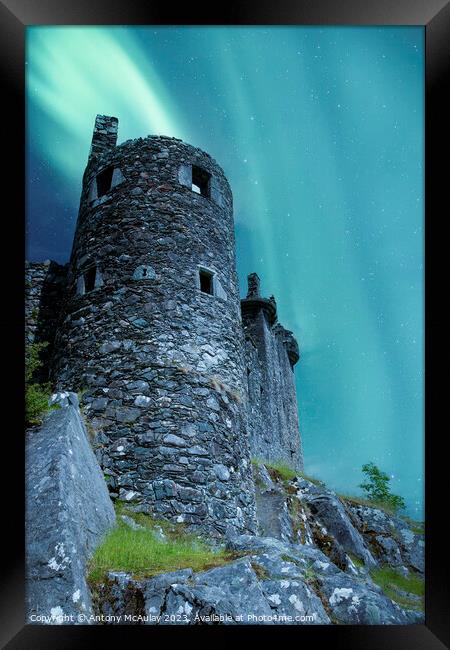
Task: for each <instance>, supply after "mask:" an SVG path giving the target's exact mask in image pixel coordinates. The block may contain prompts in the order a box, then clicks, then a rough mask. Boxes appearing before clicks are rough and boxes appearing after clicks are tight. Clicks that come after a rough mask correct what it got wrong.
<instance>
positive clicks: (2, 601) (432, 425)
mask: <svg viewBox="0 0 450 650" xmlns="http://www.w3.org/2000/svg"><path fill="white" fill-rule="evenodd" d="M58 24H60V25H69V24H71V25H93V24H97V25H98V24H103V25H114V24H122V25H135V24H158V25H161V24H166V25H172V24H176V25H183V24H191V25H202V24H209V25H213V24H222V25H240V24H246V25H253V24H254V25H256V24H268V25H272V24H273V25H282V24H303V25H378V26H383V25H421V26H424V28H425V42H426V97H425V113H426V125H425V143H426V144H425V155H426V173H425V189H426V192H425V197H426V200H425V209H426V235H425V248H426V282H425V286H426V311H425V315H426V320H425V323H426V342H425V343H426V378H427V379H426V388H425V400H426V436H425V458H426V461H425V478H426V498H425V505H426V572H425V576H426V596H425V607H426V608H425V617H426V620H425V625H411V626H301V627H295V628H294V627H289V626H285V627H284V626H282V627H280V626H275V627H273V628H269V627H267V626H257V629H256V628H255V627H253V626H247V627H246V628H243V627H241V626H239V627H238V626H232V627H226V626H221V627H220V628H217V627H215V628H208V637H209V640H211V636H210V635H214V636H215V635H217V634H219V636H220V637H221V639H225V640H226V638H227V636H229V635H230V634H233V635H234V634H235V633H238V634H239V636H240V638H241V640H243V639H242V637H243V636H244V637H246V638H247V640H249V639H250V638H254V635H255V634H258V635H259V634H260V633H263V634H264V636H265V637H266V641H267V642H269V643H270V642H273V641H275V638H274V637H273V636H272V635H273V634H276V635H277V637H276V638H277V639H278V638H279V637H280V636H283V635H285V634H287V633H289V635H290V634H295V635H296V636H297V639H296V642H298V643H301V644H306V643H314V644H317V643H321V644H322V643H323V644H324V643H327V642H329V643H330V646H332V647H333V648H337V649H340V648H342V649H344V648H345V649H346V650H348V649H350V648H358V649H359V648H361V649H364V650H371V649H374V650H375V649H376V650H379V649H380V648H384V647H386V648H396V649H398V648H408V650H413V649H415V648H417V649H421V650H422V649H423V650H425V649H426V650H433V649H434V648H436V649H438V648H444V647H446V645H447V647H448V644H449V640H450V625H449V623H450V602H449V598H448V591H449V590H448V579H449V571H448V565H449V560H448V558H449V553H448V549H447V540H448V537H447V535H448V533H447V532H446V528H447V527H448V526H447V520H448V506H447V507H446V502H447V500H448V488H447V484H448V481H447V475H448V470H447V465H448V461H447V457H446V455H445V454H444V453H442V450H441V445H442V443H443V440H444V439H445V437H446V432H447V430H448V426H447V427H445V424H443V423H445V420H444V419H443V420H442V422H443V423H441V422H440V420H439V408H441V412H443V409H444V407H445V405H446V400H445V397H444V392H443V391H444V385H445V383H443V384H440V385H439V384H438V382H434V383H433V385H432V384H431V381H432V376H431V375H432V373H431V371H430V368H431V363H432V361H433V359H439V358H440V357H441V356H442V355H443V354H444V351H445V347H444V345H443V344H440V341H439V333H440V332H441V331H442V332H443V324H444V323H443V318H442V316H441V314H440V312H438V310H437V309H436V310H435V311H434V312H433V310H432V304H433V299H434V298H433V297H434V296H436V297H437V296H439V297H440V298H441V300H442V294H441V293H440V292H439V281H440V279H441V278H442V277H443V275H444V273H443V270H444V264H445V261H446V255H445V254H444V252H442V254H441V255H439V253H438V252H436V249H437V247H438V243H439V242H441V244H442V243H443V244H444V245H445V244H446V242H445V239H444V238H443V237H440V229H439V225H440V219H439V217H440V216H441V214H442V217H444V218H445V214H443V212H444V206H446V202H445V200H446V198H447V192H446V183H445V181H446V180H447V179H446V178H445V176H444V174H445V171H446V170H447V169H448V167H446V165H445V163H444V160H441V158H442V159H443V158H444V156H447V152H448V146H447V147H445V146H443V143H444V142H445V141H446V138H445V136H446V135H448V125H447V124H448V115H447V113H448V108H447V106H448V103H446V102H445V101H444V96H445V95H444V93H445V90H446V88H445V86H446V80H447V79H448V75H447V74H446V73H448V68H449V62H450V56H449V42H450V38H449V37H450V5H449V3H448V2H446V0H341V1H337V0H303V1H297V2H289V1H288V0H287V1H286V0H278V1H277V2H276V3H274V2H269V1H268V0H260V1H259V2H251V1H247V2H245V1H244V0H243V1H242V2H237V1H232V0H229V2H227V3H226V5H224V6H218V7H214V9H213V8H212V7H208V6H206V5H204V4H201V3H197V4H193V3H191V4H189V6H187V5H184V6H183V7H180V9H177V10H176V12H175V9H174V7H173V6H172V5H169V4H168V3H162V2H151V3H150V2H145V0H89V1H88V0H0V48H1V57H0V66H1V79H2V81H3V84H2V86H3V89H4V90H3V93H2V94H3V101H2V108H3V117H2V121H1V124H2V153H3V156H2V158H3V161H4V162H5V163H6V165H5V171H4V173H3V181H4V184H3V187H4V190H3V192H4V194H3V196H4V199H5V200H4V204H3V208H4V210H3V217H4V220H3V228H4V229H3V239H4V246H5V249H6V250H5V252H4V253H2V256H1V258H2V262H3V264H4V266H5V268H4V269H3V276H2V277H3V279H4V282H3V292H4V301H5V302H4V305H6V306H7V308H6V309H4V310H2V312H3V314H2V316H1V320H0V323H1V327H2V334H3V349H4V352H5V353H6V352H9V353H10V354H11V360H10V361H9V362H5V361H4V367H3V375H4V379H6V380H7V386H6V390H5V391H4V393H3V396H4V403H3V413H4V414H5V415H6V414H8V413H11V411H12V415H13V418H12V422H11V424H10V426H9V427H6V426H4V427H3V432H4V436H3V438H4V439H3V444H4V445H5V446H4V447H3V465H4V468H3V469H4V471H5V472H6V467H5V466H6V465H7V466H9V468H10V469H11V470H12V471H11V473H10V477H9V478H8V479H7V480H6V479H5V478H4V474H3V472H2V477H3V478H4V481H3V487H4V491H3V500H2V501H3V506H4V512H3V522H4V523H5V524H6V526H5V528H4V533H3V542H4V544H6V548H5V546H4V551H3V569H4V578H3V581H2V588H1V593H0V614H1V620H0V641H1V643H2V647H7V648H9V649H19V648H20V649H21V648H27V649H28V648H33V650H38V649H39V648H45V649H46V650H49V649H51V648H58V649H61V648H65V649H66V648H81V647H83V648H89V647H92V646H93V645H94V643H96V642H100V643H104V642H108V641H107V639H106V637H108V639H109V638H110V634H111V633H112V634H113V635H114V636H113V637H112V639H113V641H114V644H123V643H126V642H127V639H125V636H124V634H126V635H127V638H130V636H129V635H131V638H132V639H133V640H134V639H135V640H136V641H137V642H139V640H140V642H142V641H144V642H146V643H148V642H150V643H151V642H152V641H155V634H157V633H158V632H159V634H160V633H161V632H162V633H163V637H160V638H159V639H158V641H157V642H158V643H161V642H171V643H172V642H174V636H175V635H176V634H180V633H181V634H182V635H183V637H182V642H183V643H186V642H188V643H189V642H192V640H193V637H192V634H194V632H193V628H189V629H188V628H186V627H182V628H176V629H175V628H170V629H168V628H163V629H162V630H161V629H160V630H159V631H158V630H157V629H155V628H148V627H147V628H143V627H138V626H134V627H133V626H129V627H125V626H123V627H121V626H115V627H114V628H105V627H97V626H92V627H83V626H61V627H60V626H32V625H24V622H25V611H24V610H25V598H24V573H25V572H24V506H23V503H24V498H23V459H24V450H23V436H22V433H21V430H20V429H21V426H20V425H19V420H20V415H19V414H20V413H22V412H23V398H22V395H23V376H24V372H23V371H24V369H23V357H24V355H23V345H24V344H23V331H24V329H23V322H24V314H23V310H24V308H23V281H22V278H23V250H24V248H23V247H24V234H25V232H24V231H25V226H24V223H25V222H24V211H25V210H24V208H25V200H24V190H23V187H24V178H25V161H24V142H25V129H24V124H25V111H24V71H25V66H24V60H25V30H26V27H27V26H30V25H58ZM447 142H448V139H447ZM447 183H448V180H447ZM6 199H12V200H11V207H10V208H8V209H6V207H5V206H6ZM15 213H16V214H15ZM6 253H7V254H6ZM447 256H448V254H447ZM5 263H6V264H5ZM443 302H447V301H446V300H445V294H444V301H443ZM444 322H445V320H444ZM14 396H15V397H14ZM447 400H448V397H447ZM14 415H15V417H14ZM446 470H447V471H446ZM446 488H447V489H446ZM196 629H197V633H196V634H195V636H196V637H197V636H198V633H199V630H198V628H196ZM143 630H147V632H145V631H144V632H143ZM217 630H220V631H219V632H218V631H217ZM203 632H204V628H203V629H202V630H200V633H203ZM142 635H145V636H142ZM187 635H188V636H187ZM201 635H202V636H203V634H201ZM267 635H269V636H271V637H272V638H271V639H269V638H267ZM180 640H181V639H180ZM444 644H446V645H444Z"/></svg>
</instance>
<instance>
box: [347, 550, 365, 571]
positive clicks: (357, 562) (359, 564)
mask: <svg viewBox="0 0 450 650" xmlns="http://www.w3.org/2000/svg"><path fill="white" fill-rule="evenodd" d="M347 555H348V556H349V558H350V559H351V561H352V562H353V564H354V565H355V566H356V567H358V568H360V569H361V568H362V567H363V566H364V562H363V561H362V560H361V558H360V557H357V556H356V555H353V553H347Z"/></svg>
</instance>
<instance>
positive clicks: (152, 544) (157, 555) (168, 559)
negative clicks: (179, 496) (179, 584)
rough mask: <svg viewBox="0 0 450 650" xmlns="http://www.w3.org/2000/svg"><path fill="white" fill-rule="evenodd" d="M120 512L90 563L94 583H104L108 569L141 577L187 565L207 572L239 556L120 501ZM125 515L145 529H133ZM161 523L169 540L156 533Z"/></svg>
mask: <svg viewBox="0 0 450 650" xmlns="http://www.w3.org/2000/svg"><path fill="white" fill-rule="evenodd" d="M116 512H117V514H118V515H119V517H118V522H117V525H116V527H115V528H114V529H113V530H112V531H111V532H110V533H109V534H108V535H107V536H106V537H105V539H104V540H103V543H102V544H101V545H100V546H99V547H97V549H96V551H95V553H94V555H93V557H92V559H91V560H90V562H89V567H88V580H89V582H90V584H95V583H98V582H101V581H102V579H103V578H104V576H105V574H106V573H107V572H108V571H125V572H127V573H131V574H132V575H133V576H134V577H135V578H137V579H140V578H144V577H149V576H154V575H158V574H160V573H167V572H170V571H176V570H178V569H184V568H191V569H193V570H194V571H203V570H206V569H210V568H212V567H216V566H221V565H223V564H225V563H227V562H230V561H231V560H233V559H235V558H236V557H237V555H236V554H233V553H230V552H227V551H225V550H213V549H212V548H210V547H209V546H208V545H207V544H205V543H204V542H202V541H201V540H199V539H198V538H197V537H195V536H194V535H191V534H188V533H186V531H185V530H184V528H183V527H179V526H175V525H174V524H170V523H169V522H165V521H164V522H162V521H157V520H154V519H153V518H152V517H150V516H149V515H145V514H142V513H134V512H132V511H131V510H127V508H126V505H125V504H124V503H123V502H116ZM121 514H126V515H127V516H129V517H132V518H133V519H134V521H136V523H139V524H140V525H141V526H143V529H139V530H133V529H132V528H130V527H129V526H127V524H126V523H125V522H124V521H122V520H121V519H120V515H121ZM158 526H161V528H163V531H164V533H165V535H166V538H167V539H166V541H161V540H160V539H159V538H158V537H156V536H155V535H154V531H155V528H156V527H158Z"/></svg>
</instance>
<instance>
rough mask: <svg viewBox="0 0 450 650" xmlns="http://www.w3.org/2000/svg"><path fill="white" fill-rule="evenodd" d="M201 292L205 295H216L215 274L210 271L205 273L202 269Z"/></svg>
mask: <svg viewBox="0 0 450 650" xmlns="http://www.w3.org/2000/svg"><path fill="white" fill-rule="evenodd" d="M199 274H200V291H202V292H203V293H209V295H211V296H212V295H214V283H213V274H212V273H210V271H205V270H204V269H200V271H199Z"/></svg>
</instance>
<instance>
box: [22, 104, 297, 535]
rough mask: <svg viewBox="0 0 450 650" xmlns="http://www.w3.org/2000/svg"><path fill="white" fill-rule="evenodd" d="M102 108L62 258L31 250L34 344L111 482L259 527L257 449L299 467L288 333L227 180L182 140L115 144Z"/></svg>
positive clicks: (114, 488)
mask: <svg viewBox="0 0 450 650" xmlns="http://www.w3.org/2000/svg"><path fill="white" fill-rule="evenodd" d="M117 133H118V120H117V118H114V117H106V116H100V115H98V116H97V118H96V121H95V128H94V133H93V138H92V146H91V151H90V154H89V159H88V164H87V167H86V170H85V172H84V176H83V186H82V194H81V200H80V209H79V215H78V221H77V225H76V231H75V236H74V242H73V248H72V253H71V257H70V261H69V263H68V264H67V265H65V266H60V265H58V264H56V263H55V262H41V263H27V269H26V277H27V294H28V295H27V311H26V326H27V328H26V333H27V339H28V342H30V343H31V342H38V341H43V340H46V341H49V343H50V346H49V357H48V371H49V376H50V378H51V379H52V381H53V382H54V384H55V385H56V388H57V390H72V391H81V392H82V393H83V400H82V402H83V409H84V413H85V416H86V418H87V420H88V422H89V428H90V429H91V431H92V434H93V436H94V440H93V445H94V448H95V451H96V454H97V457H98V460H99V462H100V465H101V467H102V469H103V471H104V474H105V477H106V479H107V483H108V486H109V490H110V493H111V494H112V496H115V497H118V498H120V499H123V500H125V501H128V502H129V503H130V505H132V507H133V508H135V509H136V510H141V511H143V512H151V513H153V514H155V515H156V516H162V517H164V518H167V519H170V520H172V521H176V522H184V523H186V524H188V525H189V526H191V527H194V528H195V527H196V528H198V529H200V530H205V531H207V532H208V533H209V534H211V535H217V536H221V535H224V534H227V533H228V532H247V533H252V534H254V533H255V532H256V527H257V524H256V516H255V495H254V486H253V478H252V468H251V459H252V458H260V459H265V460H269V461H281V462H283V463H285V464H288V465H290V466H292V467H293V468H294V469H297V470H301V469H302V466H303V459H302V450H301V441H300V433H299V423H298V409H297V398H296V390H295V377H294V366H295V364H296V363H297V361H298V359H299V349H298V345H297V343H296V340H295V338H294V336H293V334H292V332H289V331H288V330H285V329H284V328H283V327H282V326H281V325H280V324H279V323H278V322H277V307H276V303H275V300H274V298H273V297H270V298H264V297H263V296H261V293H260V282H259V278H258V276H257V275H256V274H255V273H253V274H251V275H250V276H249V278H248V294H247V296H246V297H245V298H244V299H243V300H240V296H239V287H238V278H237V272H236V258H235V239H234V222H233V203H232V193H231V189H230V186H229V184H228V181H227V179H226V177H225V175H224V173H223V171H222V169H221V168H220V167H219V166H218V164H217V163H216V162H215V161H214V160H213V159H212V158H211V157H210V156H209V155H208V154H207V153H205V152H203V151H201V150H200V149H198V148H195V147H193V146H191V145H188V144H186V143H184V142H182V141H181V140H179V139H176V138H169V137H162V136H161V137H160V136H149V137H147V138H138V139H136V140H129V141H127V142H124V143H122V144H120V145H118V146H117V145H116V142H117Z"/></svg>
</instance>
